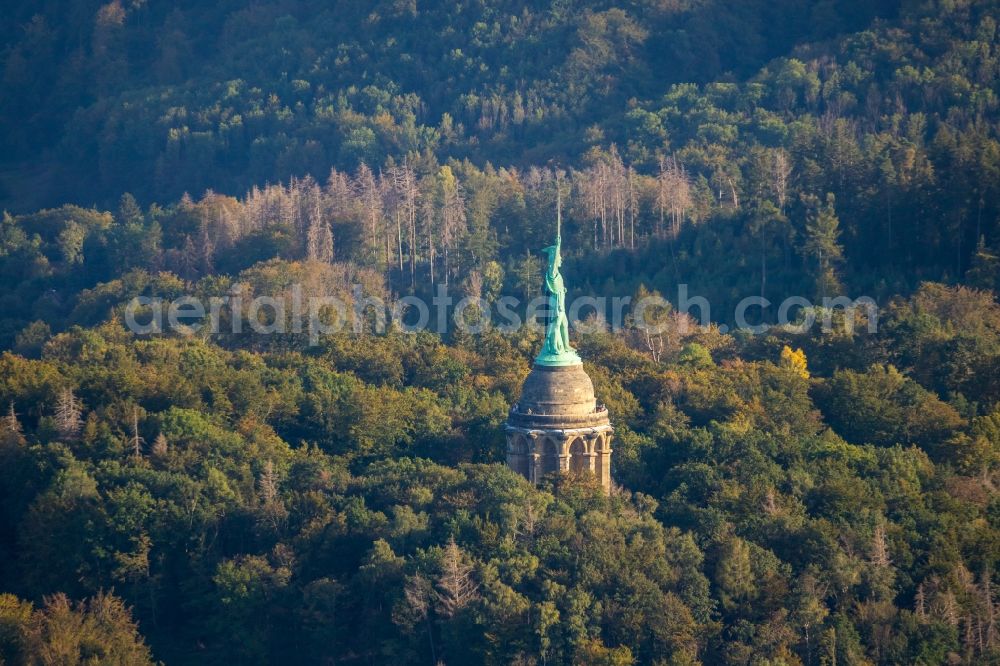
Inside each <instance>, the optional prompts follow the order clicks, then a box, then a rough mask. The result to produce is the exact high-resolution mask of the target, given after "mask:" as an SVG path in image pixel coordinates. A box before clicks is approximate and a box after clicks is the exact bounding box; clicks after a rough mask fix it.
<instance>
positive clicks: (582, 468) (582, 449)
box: [569, 437, 590, 475]
mask: <svg viewBox="0 0 1000 666" xmlns="http://www.w3.org/2000/svg"><path fill="white" fill-rule="evenodd" d="M587 462H588V457H587V445H586V444H584V443H583V440H582V439H581V438H579V437H577V438H576V439H574V440H573V443H572V444H570V445H569V471H570V472H572V473H573V474H577V475H580V474H583V473H584V472H589V471H590V465H588V464H587Z"/></svg>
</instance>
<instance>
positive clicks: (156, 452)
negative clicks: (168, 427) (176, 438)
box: [150, 432, 170, 458]
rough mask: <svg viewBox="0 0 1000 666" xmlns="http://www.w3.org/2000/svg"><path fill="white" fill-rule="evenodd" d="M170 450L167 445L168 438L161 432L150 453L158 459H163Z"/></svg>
mask: <svg viewBox="0 0 1000 666" xmlns="http://www.w3.org/2000/svg"><path fill="white" fill-rule="evenodd" d="M169 450H170V447H169V445H168V444H167V438H166V437H165V436H164V434H163V433H162V432H161V433H160V434H158V435H157V436H156V439H154V440H153V447H152V449H151V450H150V453H152V454H153V456H154V457H156V458H163V457H165V456H166V455H167V453H168V452H169Z"/></svg>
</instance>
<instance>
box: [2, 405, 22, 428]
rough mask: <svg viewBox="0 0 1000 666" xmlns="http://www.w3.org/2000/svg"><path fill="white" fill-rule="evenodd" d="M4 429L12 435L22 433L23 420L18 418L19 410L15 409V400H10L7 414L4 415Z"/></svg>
mask: <svg viewBox="0 0 1000 666" xmlns="http://www.w3.org/2000/svg"><path fill="white" fill-rule="evenodd" d="M3 430H4V432H7V433H10V434H12V435H20V434H21V422H20V421H18V420H17V412H15V411H14V401H13V400H11V401H10V406H9V407H8V409H7V414H6V415H5V416H4V417H3Z"/></svg>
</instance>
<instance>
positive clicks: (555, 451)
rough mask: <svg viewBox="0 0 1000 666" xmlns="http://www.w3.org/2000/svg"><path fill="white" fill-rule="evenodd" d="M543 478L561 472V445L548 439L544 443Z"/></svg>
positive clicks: (542, 458)
mask: <svg viewBox="0 0 1000 666" xmlns="http://www.w3.org/2000/svg"><path fill="white" fill-rule="evenodd" d="M540 462H541V472H542V473H541V476H545V475H546V474H551V473H552V472H558V471H559V444H558V443H557V442H556V441H555V440H553V439H548V438H546V439H545V441H544V442H543V443H542V457H541V460H540Z"/></svg>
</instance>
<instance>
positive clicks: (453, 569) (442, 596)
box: [436, 537, 479, 618]
mask: <svg viewBox="0 0 1000 666" xmlns="http://www.w3.org/2000/svg"><path fill="white" fill-rule="evenodd" d="M472 571H473V567H472V565H471V564H468V563H467V562H466V560H465V557H464V553H462V549H461V548H459V547H458V544H456V543H455V537H451V539H449V540H448V545H447V546H445V549H444V557H443V558H442V561H441V575H440V576H438V579H437V586H436V587H437V601H438V613H440V614H441V615H442V616H443V617H446V618H451V617H454V616H455V615H456V614H457V613H458V612H459V611H461V610H462V609H463V608H465V607H466V606H468V605H469V604H471V603H472V602H473V601H475V600H476V599H478V598H479V584H478V583H476V581H475V580H474V579H473V577H472Z"/></svg>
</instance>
